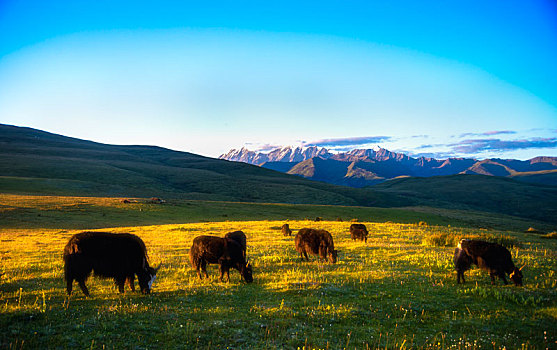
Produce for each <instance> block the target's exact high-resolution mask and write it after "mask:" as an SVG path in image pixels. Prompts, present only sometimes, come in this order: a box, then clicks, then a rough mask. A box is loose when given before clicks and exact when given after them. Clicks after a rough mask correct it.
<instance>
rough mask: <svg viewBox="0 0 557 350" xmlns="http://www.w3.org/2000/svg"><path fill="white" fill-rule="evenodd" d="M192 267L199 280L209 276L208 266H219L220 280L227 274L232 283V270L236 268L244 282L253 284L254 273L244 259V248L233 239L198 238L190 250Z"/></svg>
mask: <svg viewBox="0 0 557 350" xmlns="http://www.w3.org/2000/svg"><path fill="white" fill-rule="evenodd" d="M190 263H191V266H192V267H193V268H194V269H196V270H197V274H198V276H199V278H200V279H201V278H203V277H202V275H201V271H203V273H204V274H205V277H207V278H209V275H208V274H207V264H218V265H219V270H220V280H221V281H223V278H224V274H225V273H226V277H227V281H230V273H229V271H230V268H231V267H232V268H235V269H236V270H238V271H239V272H240V274H241V275H242V277H243V278H244V280H245V281H246V282H248V283H251V282H253V271H252V268H251V265H250V264H248V262H247V261H246V258H245V257H244V251H243V248H242V246H241V245H240V244H239V243H238V242H236V241H235V240H234V239H231V238H221V237H216V236H198V237H195V238H194V240H193V244H192V246H191V249H190Z"/></svg>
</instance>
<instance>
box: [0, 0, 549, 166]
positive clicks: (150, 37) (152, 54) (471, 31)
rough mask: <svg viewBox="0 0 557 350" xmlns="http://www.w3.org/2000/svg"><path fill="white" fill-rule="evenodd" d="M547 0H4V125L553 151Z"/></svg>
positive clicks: (210, 151) (511, 152)
mask: <svg viewBox="0 0 557 350" xmlns="http://www.w3.org/2000/svg"><path fill="white" fill-rule="evenodd" d="M555 62H557V5H556V3H555V2H554V1H552V0H545V1H542V0H532V1H489V2H486V1H442V2H440V1H377V2H372V1H365V2H364V1H362V2H357V1H338V2H327V1H319V2H304V3H303V4H301V2H299V1H281V2H250V1H234V2H231V1H223V2H215V1H206V2H197V1H196V2H188V1H158V2H141V1H133V2H132V1H129V2H125V1H120V2H119V1H91V2H89V1H9V0H4V1H0V123H6V124H13V125H20V126H29V127H33V128H38V129H42V130H46V131H50V132H55V133H60V134H63V135H67V136H73V137H79V138H84V139H89V140H93V141H98V142H104V143H112V144H151V145H158V146H163V147H168V148H172V149H176V150H182V151H189V152H194V153H197V154H202V155H207V156H218V155H219V154H221V153H225V152H227V151H228V150H229V149H231V148H239V147H242V146H247V147H248V148H251V149H268V148H270V147H273V146H281V145H323V146H326V147H328V148H332V149H336V150H346V149H351V148H366V147H371V146H373V145H376V144H378V145H380V146H382V147H385V148H387V149H390V150H393V151H404V152H406V153H408V154H410V155H427V156H436V157H441V158H443V157H448V156H466V157H476V158H487V157H502V158H519V159H528V158H531V157H534V156H538V155H548V156H557V83H556V82H557V63H555Z"/></svg>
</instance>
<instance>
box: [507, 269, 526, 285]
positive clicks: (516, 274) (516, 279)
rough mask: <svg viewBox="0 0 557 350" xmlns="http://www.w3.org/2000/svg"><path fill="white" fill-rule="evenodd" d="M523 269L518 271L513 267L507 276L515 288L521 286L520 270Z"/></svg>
mask: <svg viewBox="0 0 557 350" xmlns="http://www.w3.org/2000/svg"><path fill="white" fill-rule="evenodd" d="M523 267H524V266H523ZM523 267H521V268H520V269H518V268H516V267H515V268H514V269H513V272H511V274H510V276H509V277H510V278H511V281H513V282H514V284H515V285H516V286H522V271H520V270H522V268H523Z"/></svg>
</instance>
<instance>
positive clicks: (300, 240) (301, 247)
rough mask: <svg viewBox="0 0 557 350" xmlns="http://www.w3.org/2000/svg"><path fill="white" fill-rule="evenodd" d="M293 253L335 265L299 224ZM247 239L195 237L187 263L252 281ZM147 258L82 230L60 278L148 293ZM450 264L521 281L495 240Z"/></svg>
mask: <svg viewBox="0 0 557 350" xmlns="http://www.w3.org/2000/svg"><path fill="white" fill-rule="evenodd" d="M281 231H282V234H283V235H285V236H291V235H292V230H291V229H290V227H289V226H288V224H284V225H283V226H282V228H281ZM367 236H368V231H367V228H366V226H365V225H363V224H352V225H351V226H350V237H351V238H352V240H361V241H364V242H367ZM294 244H295V248H296V251H297V252H298V253H300V258H301V259H302V260H304V258H305V259H306V260H307V261H309V258H308V254H310V255H316V256H318V259H319V260H321V259H323V260H325V261H328V262H330V263H332V264H334V263H336V260H337V250H335V246H334V242H333V237H332V235H331V234H330V233H329V232H328V231H326V230H318V229H312V228H302V229H300V230H299V231H298V233H297V234H296V237H295V239H294ZM246 248H247V238H246V235H245V234H244V232H242V231H234V232H229V233H227V234H226V235H225V236H224V237H217V236H208V235H203V236H198V237H195V239H194V240H193V244H192V246H191V249H190V251H189V257H190V263H191V266H192V268H193V269H195V270H197V274H198V276H199V278H200V279H203V275H204V276H205V277H207V278H208V277H209V276H208V274H207V270H206V267H207V264H218V265H219V271H220V280H221V281H224V276H225V275H226V280H227V281H230V275H229V271H230V268H234V269H236V270H238V272H239V273H240V275H241V276H242V278H243V279H244V280H245V281H246V282H247V283H251V282H253V270H252V267H251V265H250V264H249V262H248V259H247V254H246ZM148 260H149V258H148V255H147V249H146V247H145V243H144V242H143V241H142V240H141V238H139V237H138V236H136V235H133V234H129V233H109V232H81V233H78V234H76V235H74V236H72V237H71V238H70V240H69V241H68V243H67V244H66V246H65V248H64V278H65V280H66V291H67V293H68V294H71V292H72V284H73V281H77V282H78V284H79V287H80V288H81V290H82V291H83V294H85V295H86V296H89V291H88V289H87V286H86V285H85V281H86V280H87V278H88V277H89V275H90V274H91V272H93V273H94V274H95V275H96V276H99V277H104V278H113V279H114V281H115V283H116V285H117V286H118V290H119V292H120V293H123V292H124V285H125V283H126V282H127V283H128V284H129V286H130V288H131V290H132V291H135V287H134V281H135V276H137V279H138V282H139V287H140V289H141V292H143V293H145V294H147V293H150V291H151V286H152V284H153V281H154V280H155V278H156V274H157V270H158V269H159V268H160V265H159V266H158V267H157V268H153V267H151V266H149V261H148ZM453 262H454V265H455V269H456V271H457V283H461V281H462V283H464V272H465V271H467V270H469V269H470V267H471V265H472V264H475V265H476V266H478V267H479V268H481V269H483V270H487V271H488V272H489V274H490V276H491V283H492V284H494V283H495V277H499V278H500V279H501V280H502V281H503V283H505V284H507V279H506V274H510V276H509V277H510V279H511V281H513V282H514V284H515V285H517V286H521V285H522V272H521V271H520V270H521V269H518V268H517V267H516V266H515V265H514V264H513V261H512V259H511V254H510V252H509V251H508V250H507V248H505V247H503V246H501V245H500V244H497V243H489V242H485V241H480V240H469V239H463V240H461V241H460V243H459V244H458V246H457V248H456V249H455V252H454V257H453Z"/></svg>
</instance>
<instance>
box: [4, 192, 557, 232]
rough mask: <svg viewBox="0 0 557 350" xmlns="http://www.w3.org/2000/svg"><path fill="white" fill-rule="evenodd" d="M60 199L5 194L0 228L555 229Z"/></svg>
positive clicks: (454, 214) (341, 212) (510, 222)
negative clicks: (324, 224)
mask: <svg viewBox="0 0 557 350" xmlns="http://www.w3.org/2000/svg"><path fill="white" fill-rule="evenodd" d="M127 199H128V201H129V202H130V203H124V202H123V200H122V198H107V197H67V196H64V197H58V196H24V195H11V194H0V218H1V220H0V229H30V228H48V229H94V228H100V227H116V226H118V227H122V226H138V225H161V224H175V223H193V222H207V221H213V222H218V221H229V220H232V221H253V220H307V219H309V220H315V219H316V218H321V219H323V220H330V221H338V220H342V221H344V222H349V221H351V220H353V219H358V220H360V221H368V222H378V223H381V222H398V223H414V224H417V223H419V222H425V223H427V224H429V225H443V226H447V225H450V226H453V227H473V228H483V229H486V228H490V229H501V230H517V231H524V230H526V229H527V228H529V227H535V228H537V229H540V230H544V231H551V230H554V226H553V225H548V224H547V223H544V222H536V221H532V220H525V219H522V218H518V217H512V216H506V215H501V214H492V213H483V212H475V211H470V210H466V211H463V210H450V209H438V208H431V207H412V208H375V207H355V206H338V205H335V206H330V205H329V206H327V205H310V204H272V203H242V202H222V201H203V200H170V201H168V202H167V203H165V204H163V205H161V204H153V203H151V201H150V200H149V199H146V198H127Z"/></svg>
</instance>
